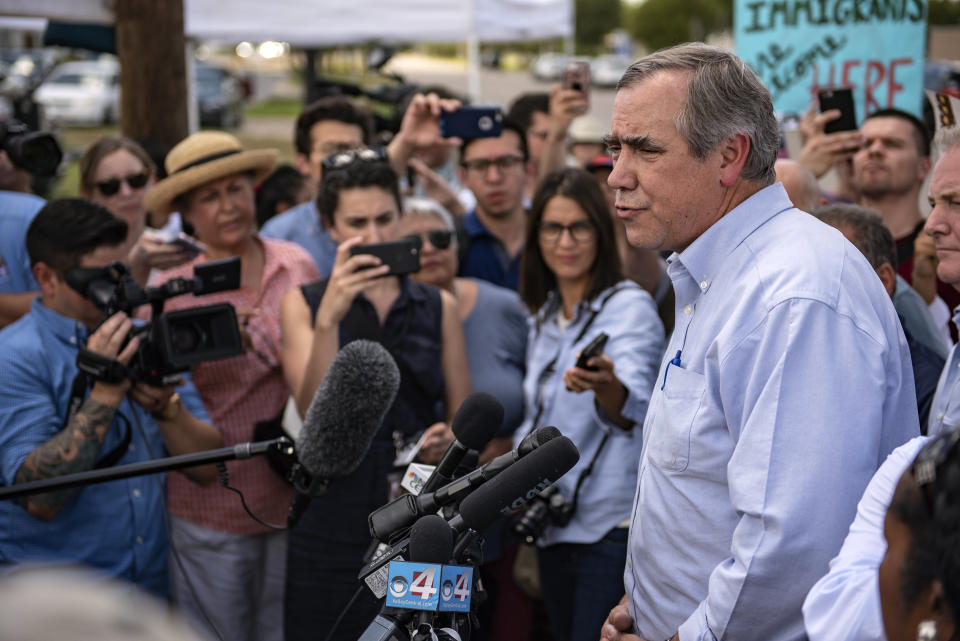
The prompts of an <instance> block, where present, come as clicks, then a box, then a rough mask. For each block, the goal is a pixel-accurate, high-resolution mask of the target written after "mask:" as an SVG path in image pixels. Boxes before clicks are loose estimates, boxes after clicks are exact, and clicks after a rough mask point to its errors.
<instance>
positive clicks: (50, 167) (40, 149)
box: [0, 118, 63, 177]
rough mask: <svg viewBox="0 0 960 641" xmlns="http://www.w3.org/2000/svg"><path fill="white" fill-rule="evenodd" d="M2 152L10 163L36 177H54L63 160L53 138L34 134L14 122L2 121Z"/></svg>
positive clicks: (0, 133) (40, 133) (41, 133)
mask: <svg viewBox="0 0 960 641" xmlns="http://www.w3.org/2000/svg"><path fill="white" fill-rule="evenodd" d="M0 149H2V150H3V151H5V152H7V157H8V158H9V159H10V162H11V163H13V164H14V165H15V166H17V167H19V168H20V169H23V170H24V171H26V172H28V173H30V174H33V175H34V176H44V177H49V176H55V175H56V174H57V168H58V167H60V161H61V160H63V151H62V150H61V149H60V145H59V144H58V143H57V139H56V138H54V137H53V134H49V133H46V132H43V131H31V130H30V128H29V127H27V126H26V125H25V124H23V123H22V122H20V121H19V120H14V119H12V118H9V119H7V120H4V121H0Z"/></svg>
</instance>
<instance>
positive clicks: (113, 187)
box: [94, 171, 150, 196]
mask: <svg viewBox="0 0 960 641" xmlns="http://www.w3.org/2000/svg"><path fill="white" fill-rule="evenodd" d="M148 180H150V172H148V171H141V172H140V173H138V174H127V175H126V176H122V177H120V178H111V179H110V180H104V181H102V182H98V183H94V185H96V187H97V190H98V191H99V192H100V193H101V194H103V195H104V196H114V195H116V193H117V192H118V191H120V185H121V184H122V183H127V186H129V187H130V189H143V188H144V187H146V186H147V181H148Z"/></svg>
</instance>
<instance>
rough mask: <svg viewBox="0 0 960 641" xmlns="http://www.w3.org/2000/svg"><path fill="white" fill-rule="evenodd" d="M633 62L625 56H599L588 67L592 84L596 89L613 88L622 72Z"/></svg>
mask: <svg viewBox="0 0 960 641" xmlns="http://www.w3.org/2000/svg"><path fill="white" fill-rule="evenodd" d="M631 62H633V61H632V60H631V59H630V58H627V57H626V56H600V57H599V58H596V59H594V61H593V64H592V65H590V68H591V72H592V77H591V80H592V82H593V84H595V85H597V86H598V87H615V86H617V83H618V82H620V78H621V77H622V76H623V72H624V71H626V70H627V67H629V66H630V63H631Z"/></svg>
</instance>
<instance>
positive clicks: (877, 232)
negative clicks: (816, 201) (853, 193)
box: [811, 203, 897, 269]
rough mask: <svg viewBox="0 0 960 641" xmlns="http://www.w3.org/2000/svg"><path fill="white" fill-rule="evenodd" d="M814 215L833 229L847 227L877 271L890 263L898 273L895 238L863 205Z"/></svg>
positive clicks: (835, 207) (820, 210)
mask: <svg viewBox="0 0 960 641" xmlns="http://www.w3.org/2000/svg"><path fill="white" fill-rule="evenodd" d="M811 213H813V215H814V216H816V217H817V218H819V219H820V220H822V221H823V222H825V223H827V224H828V225H830V226H831V227H836V228H838V229H841V231H842V228H844V227H846V228H847V229H849V230H850V231H852V232H853V238H852V239H851V241H852V242H853V244H854V245H855V246H856V248H857V249H859V250H860V253H861V254H863V255H864V256H866V257H867V260H868V261H870V265H871V266H873V268H874V269H878V268H879V267H880V266H881V265H883V264H884V263H890V266H891V267H893V268H894V269H896V267H897V246H896V243H894V241H893V234H891V233H890V230H889V229H888V228H887V226H886V224H884V222H883V218H882V217H881V216H880V214H879V213H877V212H876V211H874V210H872V209H867V208H866V207H860V206H859V205H851V204H847V203H836V204H833V205H823V206H822V207H817V208H816V209H814V210H813V212H811Z"/></svg>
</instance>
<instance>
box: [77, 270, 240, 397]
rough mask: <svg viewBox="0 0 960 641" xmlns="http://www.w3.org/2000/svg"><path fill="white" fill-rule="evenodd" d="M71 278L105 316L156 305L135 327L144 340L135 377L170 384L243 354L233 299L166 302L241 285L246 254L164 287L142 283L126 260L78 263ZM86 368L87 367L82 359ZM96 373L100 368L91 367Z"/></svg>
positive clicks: (132, 370)
mask: <svg viewBox="0 0 960 641" xmlns="http://www.w3.org/2000/svg"><path fill="white" fill-rule="evenodd" d="M66 280H67V283H68V284H69V285H70V286H71V287H72V288H73V289H75V290H76V291H78V292H80V293H81V294H82V295H83V296H84V297H85V298H88V299H89V300H91V301H92V302H93V304H94V305H96V306H97V307H98V308H100V309H102V310H103V318H104V320H106V319H107V318H109V317H111V316H113V315H114V314H116V313H117V312H124V313H126V314H130V313H131V312H132V311H133V310H134V309H135V308H137V307H140V306H142V305H147V304H149V305H151V306H152V308H153V311H152V314H151V317H150V321H149V322H148V323H147V324H145V325H138V326H136V327H134V328H133V330H131V332H130V335H129V336H128V337H127V341H129V340H131V339H132V338H133V337H137V338H138V339H139V341H140V346H139V348H138V349H137V353H136V355H135V356H134V358H133V360H132V361H131V362H130V364H129V365H128V366H127V368H126V369H127V377H128V378H130V379H131V380H133V381H146V382H148V383H152V384H165V383H168V382H170V381H171V380H174V379H176V378H177V377H178V376H179V375H180V374H182V373H183V372H186V371H187V370H189V369H190V368H191V367H192V366H194V365H196V364H198V363H204V362H206V361H212V360H217V359H220V358H228V357H230V356H237V355H238V354H241V353H242V352H243V340H242V339H241V337H240V328H239V326H238V325H237V314H236V311H235V310H234V308H233V305H230V304H229V303H220V304H216V305H205V306H202V307H192V308H190V309H183V310H178V311H175V312H166V313H164V312H163V304H164V302H165V301H166V300H167V299H169V298H173V297H175V296H182V295H184V294H193V295H195V296H202V295H204V294H212V293H214V292H220V291H226V290H230V289H237V288H239V287H240V259H239V258H227V259H224V260H218V261H210V262H207V263H204V264H203V265H197V266H196V267H195V268H194V277H193V278H192V279H187V278H174V279H171V280H169V281H167V282H166V283H164V284H163V285H161V286H160V287H148V288H147V289H142V288H141V287H140V286H139V285H138V284H137V283H136V282H135V281H134V280H133V277H132V276H131V275H130V273H129V271H128V270H127V268H126V267H125V266H124V265H123V264H121V263H114V264H112V265H110V266H108V267H104V268H85V267H78V268H75V269H71V270H70V271H68V272H67V276H66ZM81 369H84V367H83V366H82V365H81ZM89 373H91V374H93V375H94V376H96V372H92V371H91V372H89Z"/></svg>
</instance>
